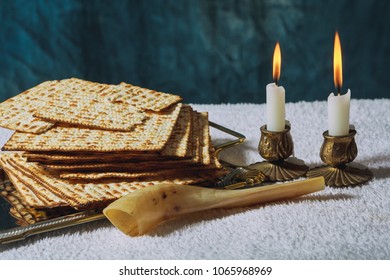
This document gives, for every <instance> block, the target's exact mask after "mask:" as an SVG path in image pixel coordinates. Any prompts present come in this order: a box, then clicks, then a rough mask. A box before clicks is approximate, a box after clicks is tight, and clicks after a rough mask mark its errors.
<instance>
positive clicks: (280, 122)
mask: <svg viewBox="0 0 390 280" xmlns="http://www.w3.org/2000/svg"><path fill="white" fill-rule="evenodd" d="M281 64H282V57H281V52H280V45H279V43H276V46H275V50H274V56H273V79H274V83H271V84H268V85H267V87H266V92H267V130H269V131H275V132H280V131H283V130H284V127H285V124H286V121H285V117H286V110H285V90H284V88H283V87H281V86H278V81H279V78H280V70H281Z"/></svg>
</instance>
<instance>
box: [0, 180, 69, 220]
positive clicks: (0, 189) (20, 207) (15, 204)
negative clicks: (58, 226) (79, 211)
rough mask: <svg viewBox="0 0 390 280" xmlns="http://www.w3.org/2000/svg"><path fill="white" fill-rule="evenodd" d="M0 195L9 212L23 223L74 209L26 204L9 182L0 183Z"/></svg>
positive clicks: (63, 213) (49, 217) (66, 212)
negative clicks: (36, 207)
mask: <svg viewBox="0 0 390 280" xmlns="http://www.w3.org/2000/svg"><path fill="white" fill-rule="evenodd" d="M0 195H1V196H2V197H3V198H4V199H5V200H6V201H8V203H9V204H10V206H11V207H12V208H11V209H10V213H11V215H12V216H14V217H15V218H16V219H18V220H19V221H20V222H22V221H23V222H24V223H23V224H24V225H27V224H34V223H36V222H40V221H44V220H48V219H51V218H55V217H59V216H63V215H67V214H71V213H74V212H75V210H73V209H72V208H66V207H56V208H53V209H45V210H38V209H35V208H33V207H30V206H28V205H27V203H26V201H25V200H24V198H23V197H22V196H21V194H20V193H19V192H18V191H17V190H16V189H15V187H14V186H13V185H12V184H11V182H9V181H8V182H4V183H2V184H0Z"/></svg>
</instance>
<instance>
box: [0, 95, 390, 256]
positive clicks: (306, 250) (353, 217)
mask: <svg viewBox="0 0 390 280" xmlns="http://www.w3.org/2000/svg"><path fill="white" fill-rule="evenodd" d="M194 107H195V108H196V109H198V110H200V111H208V112H209V113H210V120H212V121H214V122H217V123H219V124H221V125H224V126H226V127H229V128H231V129H233V130H236V131H238V132H241V133H243V134H244V135H246V137H247V141H246V142H245V143H244V144H242V145H241V146H237V147H234V148H231V149H230V150H226V151H225V152H224V153H223V155H222V156H223V158H224V159H225V160H228V161H231V162H236V163H240V164H242V163H252V162H256V161H261V160H262V159H261V158H260V156H259V155H258V152H257V145H258V141H259V137H260V132H259V127H260V126H261V125H263V124H264V123H265V109H266V107H265V105H264V104H261V105H255V104H237V105H230V104H226V105H194ZM389 108H390V100H389V99H377V100H354V99H353V100H352V102H351V123H352V124H354V125H355V127H356V130H357V135H356V138H355V140H356V143H357V146H358V150H359V154H358V156H357V158H356V159H355V162H356V163H360V164H364V165H367V166H369V168H370V169H371V170H372V171H373V173H374V179H373V180H372V181H370V182H368V183H366V184H364V185H363V186H360V187H355V188H341V189H334V188H328V187H327V188H326V189H325V190H324V191H321V192H318V193H315V194H312V195H309V196H305V197H300V198H296V199H293V200H288V201H281V202H277V203H269V204H266V205H259V206H255V207H247V208H240V209H230V210H211V211H206V212H201V213H196V214H193V215H186V216H183V217H181V218H178V219H176V220H172V221H169V222H167V223H165V224H163V225H161V226H159V227H158V228H157V229H155V230H154V231H153V232H151V233H150V234H148V235H145V236H141V237H137V238H132V237H128V236H125V235H124V234H122V233H121V232H120V231H119V230H117V229H116V228H115V227H113V226H112V225H111V224H110V223H109V222H108V221H106V220H102V221H98V222H93V223H90V224H85V225H80V226H75V227H72V228H68V229H63V230H58V231H55V232H51V233H46V234H41V235H39V236H34V237H31V238H28V239H27V240H25V241H20V242H17V243H12V244H7V245H0V251H1V253H0V259H389V258H390V241H389V240H390V233H389V228H390V162H389V159H390V141H389V139H390V125H389V124H390V116H389V114H388V109H389ZM286 114H287V119H289V120H290V121H291V124H292V130H291V134H292V137H293V140H294V145H295V156H296V157H298V158H301V159H304V160H305V161H306V163H307V164H309V165H310V166H316V165H319V164H321V161H320V158H319V155H318V154H319V150H320V146H321V144H322V140H323V138H322V133H323V131H325V130H326V129H327V121H326V116H327V105H326V102H323V101H321V102H299V103H289V104H287V107H286ZM212 135H213V140H214V141H215V142H223V141H225V140H226V139H227V138H231V137H228V136H226V135H225V134H223V133H219V132H216V131H215V130H214V129H213V130H212Z"/></svg>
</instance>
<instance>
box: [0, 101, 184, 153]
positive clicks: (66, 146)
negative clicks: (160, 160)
mask: <svg viewBox="0 0 390 280" xmlns="http://www.w3.org/2000/svg"><path fill="white" fill-rule="evenodd" d="M181 107H182V104H181V103H179V104H177V105H175V106H172V107H170V108H169V109H167V110H166V111H164V113H160V114H151V115H150V117H149V118H148V119H147V120H146V121H145V122H144V124H143V125H140V126H136V128H135V129H134V130H133V131H132V132H121V131H108V130H99V129H90V128H80V127H72V126H62V125H57V126H55V127H53V128H51V129H50V130H48V131H46V132H44V133H41V134H38V135H37V134H32V133H22V132H16V133H15V134H14V135H13V136H12V137H11V139H10V140H9V141H8V142H7V143H6V145H5V146H4V149H5V150H14V151H15V150H21V151H160V150H161V149H162V148H163V147H164V145H165V144H166V142H167V141H168V139H169V137H170V135H171V133H172V129H173V127H174V125H175V123H176V120H177V117H178V115H179V112H180V109H181Z"/></svg>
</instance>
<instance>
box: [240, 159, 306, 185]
mask: <svg viewBox="0 0 390 280" xmlns="http://www.w3.org/2000/svg"><path fill="white" fill-rule="evenodd" d="M247 168H248V169H255V170H258V171H260V172H262V173H263V174H264V175H265V176H266V179H267V181H280V182H283V181H289V180H293V179H296V178H299V177H302V176H305V174H306V172H307V171H308V170H309V167H308V166H306V165H305V163H304V161H302V160H299V159H297V158H294V157H291V158H288V159H287V160H282V161H276V162H275V161H274V162H272V161H263V162H257V163H253V164H251V165H249V166H247Z"/></svg>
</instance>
